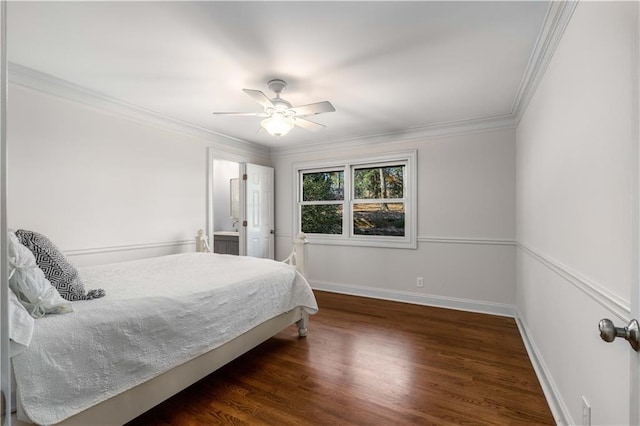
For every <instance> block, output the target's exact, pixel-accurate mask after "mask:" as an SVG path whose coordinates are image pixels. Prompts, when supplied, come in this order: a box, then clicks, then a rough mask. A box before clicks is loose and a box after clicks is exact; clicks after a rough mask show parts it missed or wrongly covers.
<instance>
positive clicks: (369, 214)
mask: <svg viewBox="0 0 640 426" xmlns="http://www.w3.org/2000/svg"><path fill="white" fill-rule="evenodd" d="M404 175H405V166H404V165H397V166H383V167H366V168H353V169H352V179H353V194H352V196H351V198H352V199H354V200H358V202H356V203H354V204H353V205H352V209H353V233H354V234H355V235H383V236H404V235H405V205H404V202H402V201H400V202H399V200H402V199H404V198H405V193H404V191H405V187H404ZM301 198H302V201H303V203H302V206H301V212H300V213H301V225H302V227H301V230H302V232H306V233H312V234H337V235H340V234H342V233H343V229H342V223H343V214H344V211H343V209H344V203H343V201H344V171H342V170H340V171H322V172H309V173H303V174H302V197H301Z"/></svg>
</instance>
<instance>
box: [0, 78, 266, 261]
mask: <svg viewBox="0 0 640 426" xmlns="http://www.w3.org/2000/svg"><path fill="white" fill-rule="evenodd" d="M9 90H10V91H9V96H10V99H11V102H10V105H9V110H8V122H9V125H8V139H9V141H10V160H9V214H8V216H9V226H10V227H12V228H16V229H17V228H25V229H31V230H35V231H39V232H42V233H44V234H45V235H47V236H49V237H50V238H51V239H52V241H53V242H54V243H55V244H56V245H58V246H59V247H60V249H62V250H63V251H64V252H65V253H66V254H68V255H69V256H70V260H71V261H72V262H74V263H75V264H77V265H83V264H93V263H104V262H112V261H120V260H126V259H133V258H139V257H149V256H156V255H161V254H169V253H176V252H181V251H192V250H194V239H193V237H194V236H195V234H196V231H197V230H198V229H206V225H207V220H206V219H207V218H206V194H207V162H208V154H207V147H208V146H211V145H212V143H211V142H210V141H207V140H204V139H201V138H198V137H193V136H186V135H184V134H180V133H177V132H172V131H167V130H163V129H162V128H160V127H158V126H151V125H147V124H144V123H142V122H140V121H138V120H130V119H126V118H123V117H122V116H119V115H117V114H114V113H111V112H107V111H105V110H102V109H99V108H95V107H91V106H89V105H85V104H83V103H80V102H76V101H72V100H68V99H65V98H63V97H60V96H54V95H51V94H48V93H44V92H42V91H38V90H33V89H30V88H26V87H23V86H21V85H16V84H10V88H9ZM234 155H235V156H238V154H237V153H234ZM246 158H247V161H252V160H253V161H260V159H257V158H255V155H253V154H251V153H247V154H246Z"/></svg>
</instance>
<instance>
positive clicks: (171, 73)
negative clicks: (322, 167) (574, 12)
mask: <svg viewBox="0 0 640 426" xmlns="http://www.w3.org/2000/svg"><path fill="white" fill-rule="evenodd" d="M548 7H549V3H548V2H543V1H534V2H522V1H513V2H511V1H496V2H478V1H473V2H360V1H358V2H267V1H263V2H239V1H238V2H204V1H198V2H189V1H181V2H144V1H143V2H48V1H47V2H11V3H9V6H8V47H9V48H8V59H9V61H10V62H11V63H15V64H18V65H21V66H24V67H28V68H31V69H34V70H37V71H40V72H43V73H46V74H49V75H51V76H54V77H57V78H60V79H63V80H67V81H69V82H73V83H75V84H77V85H80V86H83V87H85V88H87V89H90V90H92V91H96V92H100V93H102V94H105V95H108V96H109V97H112V98H115V99H118V100H120V101H124V102H126V103H128V104H132V105H135V106H139V107H142V108H145V109H148V110H151V111H155V112H157V113H160V114H163V115H165V116H169V117H172V118H175V119H178V120H182V121H184V122H187V123H191V124H193V125H196V126H198V127H201V128H205V129H209V130H212V131H215V132H218V133H222V134H226V135H229V136H233V137H235V138H240V139H243V140H246V141H249V142H254V143H257V144H261V145H265V146H268V147H271V148H274V147H286V146H293V145H300V144H303V143H305V144H309V143H311V144H313V143H320V142H327V141H337V140H343V139H352V138H356V137H361V136H366V135H374V134H385V133H394V132H402V131H407V130H415V129H420V128H425V127H433V126H438V125H443V124H450V123H452V122H466V121H468V120H478V119H491V118H496V117H501V116H508V115H511V114H513V112H514V109H515V106H516V105H515V102H516V99H518V95H519V90H520V86H521V84H522V83H523V79H524V77H525V74H526V72H527V69H528V66H529V61H530V58H531V56H532V53H533V51H534V46H535V43H536V40H537V38H538V36H539V35H540V33H541V29H542V27H543V24H544V19H545V14H546V12H547V8H548ZM272 78H282V79H285V80H286V81H287V82H288V83H289V87H288V88H287V90H286V91H285V92H284V93H283V94H282V97H283V98H285V99H287V100H288V101H290V102H291V103H292V104H294V105H303V104H308V103H313V102H318V101H324V100H328V101H330V102H331V103H332V104H333V105H334V106H335V108H336V112H333V113H327V114H322V115H317V116H315V117H314V118H313V120H314V121H317V122H319V123H322V124H324V125H326V126H327V128H326V129H324V130H322V131H321V132H318V133H312V132H309V131H307V130H304V129H300V128H294V129H293V130H292V131H291V132H290V133H289V134H288V135H286V136H284V137H282V138H279V139H276V138H274V137H272V136H270V135H268V134H267V133H266V132H264V131H262V132H260V133H257V130H258V128H259V123H260V118H259V117H226V116H214V115H212V114H211V112H213V111H242V112H245V111H246V112H259V111H261V110H262V108H261V107H260V105H258V104H257V103H256V102H255V101H254V100H252V99H251V98H250V97H249V96H247V95H246V94H245V93H243V92H242V90H241V89H243V88H249V89H257V90H262V91H263V92H265V94H267V95H269V96H270V97H271V95H273V93H271V92H269V90H268V88H267V81H268V80H270V79H272Z"/></svg>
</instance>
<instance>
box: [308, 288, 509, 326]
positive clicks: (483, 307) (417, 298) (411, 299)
mask: <svg viewBox="0 0 640 426" xmlns="http://www.w3.org/2000/svg"><path fill="white" fill-rule="evenodd" d="M309 283H310V284H311V287H312V288H313V289H314V290H320V291H329V292H331V293H340V294H348V295H351V296H362V297H371V298H373V299H383V300H392V301H394V302H406V303H413V304H416V305H425V306H435V307H439V308H448V309H456V310H459V311H468V312H478V313H483V314H491V315H500V316H505V317H515V314H516V307H515V306H513V305H506V304H500V303H490V302H484V301H478V300H469V299H459V298H454V297H446V296H436V295H431V294H420V293H411V292H406V291H394V290H387V289H380V288H375V287H366V286H360V285H355V284H343V283H333V282H327V281H315V280H309Z"/></svg>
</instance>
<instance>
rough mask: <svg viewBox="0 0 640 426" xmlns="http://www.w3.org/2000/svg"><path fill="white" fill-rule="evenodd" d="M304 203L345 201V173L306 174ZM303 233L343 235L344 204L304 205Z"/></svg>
mask: <svg viewBox="0 0 640 426" xmlns="http://www.w3.org/2000/svg"><path fill="white" fill-rule="evenodd" d="M302 200H303V201H339V200H344V172H342V171H331V172H318V173H304V174H303V175H302ZM301 216H302V217H301V221H302V232H307V233H312V234H342V203H340V204H335V203H334V204H329V203H327V204H311V205H303V206H302V211H301Z"/></svg>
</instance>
